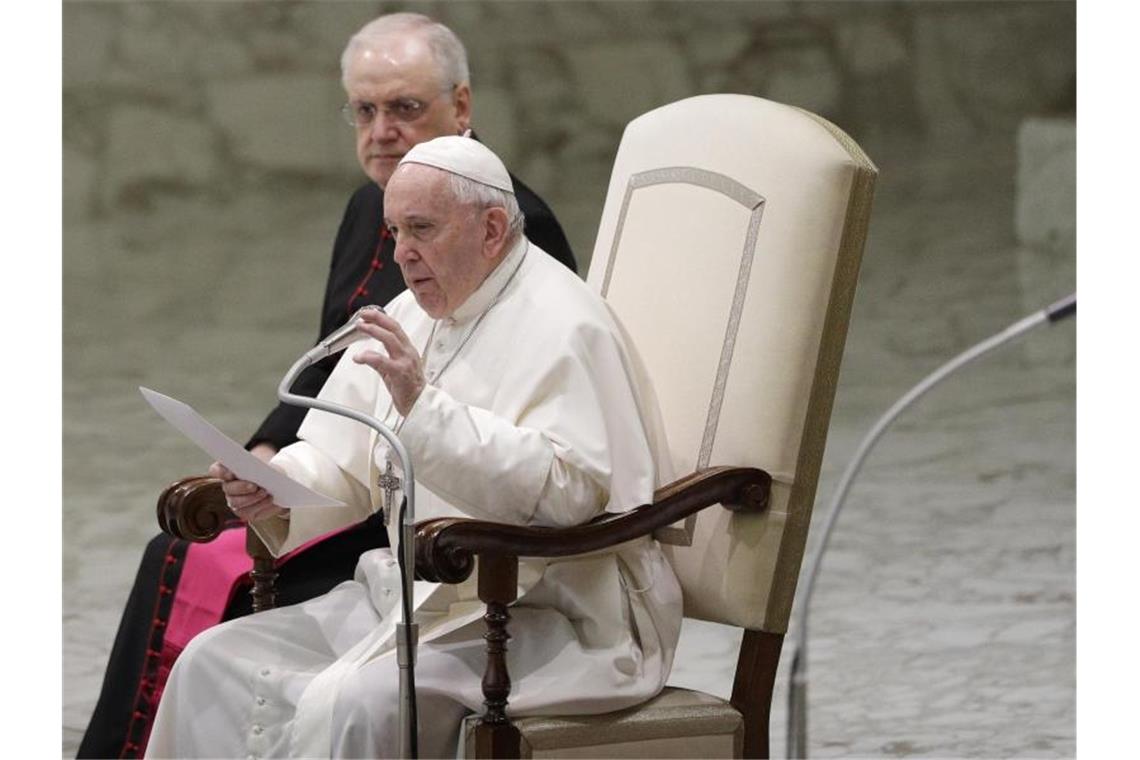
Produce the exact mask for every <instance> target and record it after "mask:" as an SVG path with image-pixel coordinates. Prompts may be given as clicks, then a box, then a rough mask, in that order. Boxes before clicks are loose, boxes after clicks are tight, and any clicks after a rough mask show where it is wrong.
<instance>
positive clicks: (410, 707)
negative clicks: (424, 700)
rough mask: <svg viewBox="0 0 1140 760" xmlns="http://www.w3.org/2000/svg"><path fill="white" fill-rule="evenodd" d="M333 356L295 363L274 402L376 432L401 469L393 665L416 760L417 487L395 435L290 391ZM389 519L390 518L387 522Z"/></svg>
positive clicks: (312, 353) (318, 352)
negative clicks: (299, 378)
mask: <svg viewBox="0 0 1140 760" xmlns="http://www.w3.org/2000/svg"><path fill="white" fill-rule="evenodd" d="M330 353H333V352H332V351H331V350H330V349H329V347H328V346H322V345H319V344H318V345H317V346H316V347H315V348H313V349H311V350H309V351H308V352H307V353H306V354H305V355H304V356H302V357H301V358H300V359H298V360H297V361H296V363H294V364H293V366H292V367H290V368H289V371H288V372H287V373H285V377H284V378H282V379H281V384H280V385H278V386H277V398H279V399H281V400H282V401H284V402H285V403H286V404H292V405H294V406H303V407H308V408H309V409H319V410H321V411H323V412H329V413H330V414H336V415H340V416H341V417H348V418H350V419H354V420H356V421H357V422H359V423H361V424H364V425H367V426H368V427H370V428H372V429H373V430H375V431H376V432H377V433H379V434H380V436H381V437H382V438H383V439H384V440H385V441H387V442H388V445H389V446H391V447H392V449H393V450H395V452H396V455H397V456H398V457H399V458H400V463H401V464H402V465H403V468H404V481H403V483H404V502H405V505H406V508H405V509H402V510H400V511H401V512H402V513H403V517H404V519H403V521H402V522H401V524H400V533H399V536H400V545H399V546H398V547H397V549H396V553H397V558H398V559H399V560H400V569H401V580H402V581H403V589H402V591H403V605H402V606H401V608H402V617H401V621H400V622H399V623H397V624H396V663H397V665H399V669H400V743H399V752H400V757H403V758H414V757H416V756H417V754H418V753H417V747H416V725H415V724H416V722H417V721H416V692H415V667H416V646H417V643H418V638H419V626H418V625H417V624H416V622H415V620H414V618H413V615H412V609H411V607H412V599H413V598H414V597H413V593H412V585H413V582H414V578H415V575H416V551H415V526H416V487H415V482H416V481H415V477H414V475H413V472H412V458H411V457H410V456H408V452H407V449H405V448H404V444H403V443H401V442H400V439H399V438H397V437H396V434H395V433H393V432H392V431H391V430H389V429H388V428H387V426H385V425H384V423H382V422H380V420H378V419H376V418H375V417H372V416H370V415H367V414H363V413H362V412H358V411H357V410H355V409H352V408H350V407H347V406H342V405H340V404H333V403H330V402H328V401H324V400H322V399H318V398H309V397H308V396H298V395H296V394H295V393H291V392H290V391H289V389H290V388H291V387H292V385H293V382H294V381H295V380H296V379H297V375H299V374H300V373H301V371H302V370H303V369H305V368H306V367H308V366H310V365H311V364H313V363H314V362H317V361H319V360H320V359H323V358H324V357H325V356H328V355H329V354H330ZM389 519H390V518H389Z"/></svg>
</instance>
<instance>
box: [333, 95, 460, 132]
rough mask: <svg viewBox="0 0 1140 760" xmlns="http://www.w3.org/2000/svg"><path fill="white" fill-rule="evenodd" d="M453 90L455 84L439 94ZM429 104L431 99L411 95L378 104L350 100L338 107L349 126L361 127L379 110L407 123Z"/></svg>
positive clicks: (368, 124)
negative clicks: (421, 98)
mask: <svg viewBox="0 0 1140 760" xmlns="http://www.w3.org/2000/svg"><path fill="white" fill-rule="evenodd" d="M454 90H455V85H452V86H451V87H448V88H447V89H446V90H443V92H441V93H440V95H446V94H447V93H449V92H452V91H454ZM436 97H439V96H438V95H437V96H436ZM433 99H434V98H433ZM429 105H431V100H420V99H419V98H413V97H400V98H394V99H392V100H389V101H387V102H385V103H381V104H380V105H377V104H375V103H369V102H368V101H367V100H351V101H349V102H348V103H345V104H344V105H343V106H341V107H340V112H341V115H342V116H344V120H345V121H346V122H347V123H348V125H349V126H352V127H356V128H357V129H363V128H365V127H370V126H372V122H374V121H376V114H377V113H380V112H383V113H384V117H385V118H387V119H390V120H392V121H396V122H400V123H402V124H409V123H411V122H413V121H415V120H416V119H418V118H420V117H421V116H423V115H424V112H425V111H427V109H428V106H429Z"/></svg>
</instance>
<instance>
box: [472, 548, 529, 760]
mask: <svg viewBox="0 0 1140 760" xmlns="http://www.w3.org/2000/svg"><path fill="white" fill-rule="evenodd" d="M478 572H479V599H480V600H482V601H483V603H484V604H486V605H487V614H485V615H484V616H483V620H484V621H486V623H487V632H486V633H485V634H483V638H484V639H486V641H487V669H486V671H485V672H484V673H483V696H484V697H485V699H484V701H483V704H484V705H485V706H486V708H487V710H486V712H485V714H484V715H483V718H482V720H480V721H479V725H478V726H477V727H476V728H475V757H480V758H492V757H493V758H517V757H518V756H519V731H518V728H516V727H515V725H514V724H513V723H511V721H510V718H508V717H507V697H509V696H510V693H511V676H510V673H508V672H507V640H508V639H510V638H511V635H510V634H509V633H508V632H507V623H508V622H510V619H511V615H510V612H508V610H507V605H509V604H510V603H511V602H513V601H514V600H515V597H516V596H517V594H518V577H519V562H518V557H504V556H497V555H487V554H480V555H479V570H478Z"/></svg>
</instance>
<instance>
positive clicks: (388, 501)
mask: <svg viewBox="0 0 1140 760" xmlns="http://www.w3.org/2000/svg"><path fill="white" fill-rule="evenodd" d="M376 485H378V486H380V488H382V489H384V502H383V504H382V509H383V512H384V525H385V526H387V525H388V523H389V521H390V520H391V519H392V494H393V493H394V492H396V491H398V490H400V479H399V478H398V477H396V473H395V472H394V470H393V468H392V462H391V460H389V461H388V462H387V465H386V466H385V467H384V474H383V475H381V476H380V478H379V480H377V481H376Z"/></svg>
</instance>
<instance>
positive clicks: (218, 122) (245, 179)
mask: <svg viewBox="0 0 1140 760" xmlns="http://www.w3.org/2000/svg"><path fill="white" fill-rule="evenodd" d="M403 9H412V10H419V11H422V12H425V13H428V14H430V15H433V16H436V17H437V18H440V19H441V20H443V21H444V22H446V23H448V24H449V25H450V26H452V28H454V29H455V30H456V32H457V33H458V34H459V35H460V37H461V38H462V39H464V41H465V42H466V44H467V46H468V49H469V54H470V62H471V70H472V78H473V87H474V91H475V126H476V128H477V129H478V130H479V132H480V134H481V136H482V137H483V138H484V139H485V140H486V141H487V142H488V143H489V144H490V145H492V146H493V147H494V148H495V149H496V150H497V151H498V152H499V153H500V154H501V155H502V156H503V158H504V159H505V160H506V161H507V163H508V165H509V166H510V167H511V168H512V169H513V170H514V171H515V172H516V173H517V174H518V175H519V176H520V177H522V178H523V179H524V180H526V181H527V183H528V184H530V185H532V186H533V187H535V188H536V189H537V190H538V191H539V192H540V193H541V194H542V195H544V196H545V197H546V198H547V199H548V200H549V201H550V202H551V204H552V205H553V206H554V208H555V210H556V212H557V213H558V214H559V216H560V217H561V218H562V219H563V221H564V223H565V225H566V227H567V232H568V234H569V236H570V238H571V242H572V244H573V245H574V248H575V250H576V252H577V253H578V257H579V259H580V260H581V261H582V262H583V263H585V262H586V260H587V259H588V258H589V256H590V254H591V253H592V246H593V228H594V227H595V226H596V223H597V219H598V217H599V215H600V212H601V206H602V202H603V200H604V198H603V196H604V193H605V187H606V181H607V179H608V173H609V168H610V165H611V163H612V159H613V155H614V153H615V151H616V149H617V145H618V142H619V140H620V137H621V132H622V129H623V127H624V125H625V124H626V123H627V122H628V121H629V120H630V119H631V118H634V117H636V116H637V115H639V114H641V113H643V112H645V111H647V110H649V109H651V108H654V107H656V106H659V105H662V104H665V103H668V102H670V101H673V100H676V99H679V98H683V97H686V96H689V95H694V94H700V93H708V92H725V91H732V92H742V93H750V94H755V95H760V96H763V97H768V98H772V99H774V100H780V101H783V102H787V103H792V104H795V105H800V106H803V107H806V108H808V109H811V110H813V111H816V112H818V113H820V114H822V115H824V116H827V117H828V118H830V119H832V120H833V121H835V122H836V123H837V124H840V125H841V126H842V127H843V128H844V129H846V130H847V131H848V132H850V133H851V134H852V135H853V136H854V137H855V138H856V139H857V140H859V141H860V142H863V143H864V144H865V145H868V144H869V145H873V146H875V147H877V148H878V151H879V155H881V153H882V150H884V149H886V148H884V147H879V146H889V145H890V144H891V142H892V141H893V140H897V139H911V138H916V137H917V138H919V139H962V138H963V137H965V138H969V137H970V136H974V135H979V134H991V133H1003V134H1009V135H1012V134H1013V133H1014V131H1015V130H1016V129H1017V127H1018V125H1019V124H1020V122H1021V120H1022V119H1023V118H1024V117H1026V116H1028V115H1035V114H1043V113H1050V112H1056V111H1058V110H1060V111H1065V110H1069V111H1071V110H1072V109H1073V107H1074V105H1075V102H1074V101H1075V55H1074V53H1075V33H1074V29H1075V6H1074V4H1073V3H1070V2H898V1H894V2H881V1H874V0H872V1H868V2H775V1H773V2H641V1H635V2H624V1H623V2H462V3H457V2H427V3H390V2H292V1H289V2H226V3H221V2H100V3H88V2H82V3H81V2H68V3H65V5H64V13H63V19H64V28H63V35H64V68H63V72H64V76H63V79H64V81H63V107H64V144H63V155H64V174H65V188H66V190H65V197H64V200H65V203H64V212H65V217H66V218H68V219H77V220H86V219H108V218H109V219H114V220H118V219H121V220H122V223H124V224H129V223H131V222H130V220H131V218H132V216H133V215H137V214H150V213H157V212H156V208H157V207H158V206H159V205H161V202H162V199H163V198H169V197H177V198H182V199H186V198H190V199H197V200H201V201H202V202H204V203H215V204H224V203H227V202H229V201H232V200H233V199H234V198H235V197H242V196H244V197H248V196H250V195H251V194H253V195H256V194H265V195H270V196H272V195H273V194H278V193H281V192H284V191H286V189H287V190H288V191H289V192H294V193H297V192H305V191H307V190H311V189H313V188H321V189H324V190H328V191H338V190H339V191H342V192H343V193H345V195H347V192H348V191H349V190H350V189H351V188H352V187H353V186H354V185H355V183H357V182H358V181H360V180H361V175H360V173H359V170H358V168H357V167H356V165H355V160H354V157H353V151H352V140H351V131H350V129H349V128H348V127H346V126H345V125H344V124H343V123H342V122H341V121H340V119H339V115H338V114H337V108H338V107H339V105H340V103H341V102H342V100H343V93H342V92H341V90H340V87H339V69H338V63H339V55H340V52H341V49H342V46H343V44H344V42H345V41H346V40H347V38H348V37H349V36H350V35H351V33H352V32H353V31H355V30H356V29H357V28H359V27H360V26H361V25H362V24H363V23H364V22H366V21H367V20H369V19H370V18H372V17H374V16H376V15H378V14H380V13H383V12H389V11H394V10H403ZM334 224H335V219H330V221H329V225H330V230H331V229H332V225H334ZM70 254H71V252H70V251H69V252H66V254H65V255H70ZM65 265H66V261H65Z"/></svg>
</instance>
